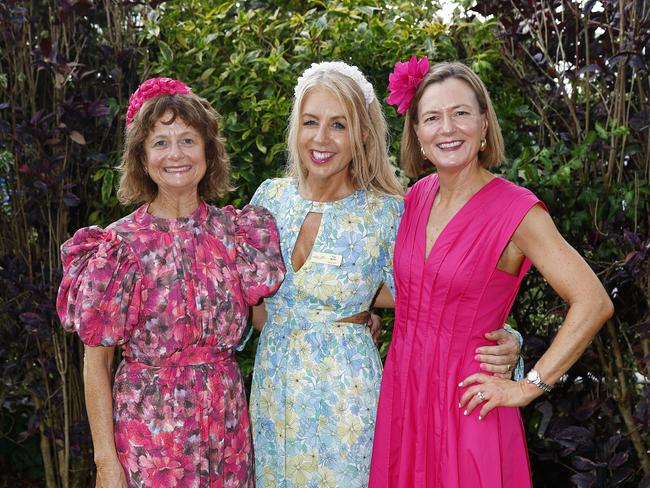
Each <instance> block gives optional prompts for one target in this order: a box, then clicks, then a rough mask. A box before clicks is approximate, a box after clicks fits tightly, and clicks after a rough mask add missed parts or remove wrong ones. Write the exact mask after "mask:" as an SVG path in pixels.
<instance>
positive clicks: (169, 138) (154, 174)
mask: <svg viewBox="0 0 650 488" xmlns="http://www.w3.org/2000/svg"><path fill="white" fill-rule="evenodd" d="M171 117H172V115H171V113H170V112H167V113H165V114H164V115H163V116H162V117H161V118H160V119H159V120H158V121H157V122H156V124H155V125H154V127H153V129H152V130H151V132H150V133H149V135H148V136H147V138H146V139H145V141H144V148H145V155H146V168H147V173H148V174H149V177H150V178H151V179H152V180H153V182H154V183H155V184H156V185H157V186H158V193H159V194H160V193H164V194H167V195H170V196H184V195H187V194H188V193H191V192H197V190H198V185H199V182H200V181H201V179H202V178H203V176H204V175H205V172H206V169H207V165H206V160H205V143H204V141H203V138H202V137H201V135H200V134H199V132H198V131H197V130H196V129H194V128H193V127H191V126H189V125H187V124H185V122H183V120H182V119H181V118H180V117H176V120H174V122H173V123H171V124H165V123H163V122H165V121H168V120H170V119H171Z"/></svg>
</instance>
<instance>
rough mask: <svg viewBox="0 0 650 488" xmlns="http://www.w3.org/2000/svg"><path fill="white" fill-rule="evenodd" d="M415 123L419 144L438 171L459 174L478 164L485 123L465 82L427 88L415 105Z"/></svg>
mask: <svg viewBox="0 0 650 488" xmlns="http://www.w3.org/2000/svg"><path fill="white" fill-rule="evenodd" d="M418 121H419V122H418V123H417V124H416V125H415V132H416V134H417V137H418V140H419V142H420V145H421V146H422V149H423V150H424V152H425V154H426V156H427V159H429V160H430V161H431V162H432V163H433V164H434V165H435V166H436V168H437V169H438V171H444V170H451V171H458V170H460V169H462V168H464V167H466V166H468V165H471V164H476V165H478V164H479V162H478V153H479V149H480V147H481V140H482V139H483V138H484V137H485V135H486V133H487V120H486V117H485V115H484V114H482V113H481V111H480V109H479V104H478V101H477V99H476V95H475V94H474V91H473V90H472V88H471V87H470V86H469V85H468V84H467V83H466V82H465V81H463V80H460V79H458V78H447V79H445V80H444V81H441V82H439V83H433V84H431V85H429V86H428V87H427V88H426V89H425V91H424V92H423V94H422V97H421V98H420V102H419V104H418Z"/></svg>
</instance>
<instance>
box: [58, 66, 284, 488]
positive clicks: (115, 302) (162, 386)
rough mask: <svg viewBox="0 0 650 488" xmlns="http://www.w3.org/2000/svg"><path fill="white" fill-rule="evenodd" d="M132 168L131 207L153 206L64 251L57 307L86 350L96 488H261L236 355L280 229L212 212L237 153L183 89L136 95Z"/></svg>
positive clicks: (85, 234)
mask: <svg viewBox="0 0 650 488" xmlns="http://www.w3.org/2000/svg"><path fill="white" fill-rule="evenodd" d="M120 169H121V172H122V177H121V180H120V188H119V191H118V196H119V197H120V199H121V201H122V202H123V203H135V202H145V203H144V205H142V206H141V207H140V208H138V209H137V210H136V211H135V212H133V213H132V214H130V215H127V216H126V217H124V218H123V219H120V220H118V221H117V222H114V223H113V224H111V225H109V226H108V227H107V228H106V229H101V228H99V227H88V228H84V229H80V230H79V231H77V232H76V233H75V235H74V237H72V238H71V239H70V240H69V241H67V242H66V243H65V244H64V245H63V247H62V261H63V271H64V276H63V280H62V283H61V287H60V290H59V295H58V300H57V311H58V313H59V316H60V318H61V322H62V324H63V327H64V328H65V329H66V330H68V331H74V332H76V333H78V334H79V337H80V338H81V340H82V341H83V342H84V343H85V345H86V346H85V359H84V386H85V393H86V408H87V411H88V419H89V422H90V428H91V432H92V438H93V447H94V457H95V463H96V465H97V484H96V486H97V487H102V488H107V487H111V488H113V487H119V488H124V487H127V486H128V487H197V488H198V487H202V488H203V487H252V486H253V484H254V477H253V463H252V446H251V433H250V423H249V418H248V413H247V408H246V399H245V396H244V387H243V383H242V378H241V374H240V371H239V367H238V366H237V362H236V361H235V359H234V355H233V352H234V349H235V348H236V346H237V345H238V344H239V342H240V339H241V336H242V331H243V329H244V327H245V326H246V323H247V319H248V314H249V306H250V305H253V304H256V303H257V302H258V301H259V300H260V299H261V298H262V297H265V296H269V295H271V294H272V293H273V292H274V291H275V290H276V289H277V287H278V286H279V285H280V283H281V281H282V279H283V276H284V264H283V262H282V256H281V254H280V245H279V240H278V232H277V229H276V226H275V222H274V219H273V217H272V216H271V214H269V213H268V212H267V211H266V210H264V209H263V208H261V207H254V206H246V207H244V209H243V210H241V211H239V210H235V209H234V208H232V207H230V206H229V207H225V208H216V207H213V206H210V205H208V204H206V203H205V200H206V199H210V198H215V197H219V196H223V195H225V193H226V192H227V191H228V190H229V163H228V157H227V154H226V152H225V148H224V144H223V139H222V137H221V135H220V129H219V119H218V116H217V114H216V112H215V111H214V110H213V109H212V107H210V105H209V104H208V102H207V101H206V100H204V99H202V98H200V97H198V96H196V95H194V94H192V93H191V91H190V89H189V87H187V85H185V84H184V83H182V82H180V81H177V80H171V79H169V78H154V79H151V80H147V81H146V82H145V83H143V84H142V85H141V86H140V87H139V88H138V90H137V91H136V92H135V93H134V95H133V96H132V97H131V100H130V103H129V110H128V112H127V131H126V144H125V150H124V156H123V159H122V164H121V167H120ZM116 347H121V348H122V349H123V354H122V357H123V360H122V362H121V363H120V365H119V367H118V370H117V373H116V375H115V378H114V382H113V374H112V363H113V356H114V352H115V348H116ZM111 384H112V393H111Z"/></svg>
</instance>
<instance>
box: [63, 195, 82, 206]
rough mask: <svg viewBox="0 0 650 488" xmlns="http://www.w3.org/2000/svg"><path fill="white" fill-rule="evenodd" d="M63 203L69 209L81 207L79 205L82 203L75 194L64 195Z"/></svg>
mask: <svg viewBox="0 0 650 488" xmlns="http://www.w3.org/2000/svg"><path fill="white" fill-rule="evenodd" d="M63 203H65V205H66V206H67V207H76V206H77V205H79V203H81V200H80V199H79V197H78V196H77V195H75V194H74V193H72V192H66V193H65V194H64V195H63Z"/></svg>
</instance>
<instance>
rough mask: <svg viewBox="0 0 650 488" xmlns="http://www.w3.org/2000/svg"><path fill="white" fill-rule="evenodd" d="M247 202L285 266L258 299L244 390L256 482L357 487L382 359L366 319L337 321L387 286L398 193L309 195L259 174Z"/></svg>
mask: <svg viewBox="0 0 650 488" xmlns="http://www.w3.org/2000/svg"><path fill="white" fill-rule="evenodd" d="M251 203H253V204H255V205H259V206H262V207H266V208H267V209H268V210H269V211H270V212H271V213H272V214H273V216H274V217H275V219H276V221H277V224H278V230H279V232H280V243H281V250H282V255H283V258H284V262H285V263H287V268H288V269H287V274H286V278H285V280H284V283H283V284H282V285H281V287H280V289H279V290H278V292H277V293H276V294H275V295H274V296H273V297H271V298H267V299H266V300H265V303H266V308H267V311H268V320H267V322H266V325H265V327H264V329H263V331H262V335H261V337H260V341H259V345H258V349H257V357H256V359H255V370H254V373H253V385H252V393H251V405H250V409H251V419H252V422H253V443H254V452H255V476H256V486H257V487H258V488H265V487H276V486H281V487H284V488H294V487H296V488H297V487H300V488H304V487H318V488H322V487H346V488H355V487H359V488H361V487H364V488H365V487H366V486H367V484H368V476H369V469H370V456H371V453H372V439H373V434H374V430H375V415H376V410H377V399H378V395H379V386H380V382H381V372H382V366H381V360H380V357H379V354H378V352H377V348H376V347H375V344H374V343H373V341H372V337H371V335H370V333H369V330H368V327H367V326H366V325H361V324H353V323H345V322H337V321H338V320H340V319H343V318H345V317H349V316H352V315H355V314H357V313H359V312H363V311H367V310H368V309H369V307H370V304H371V302H372V300H373V297H374V296H375V294H376V292H377V290H378V289H379V287H380V286H381V284H382V283H386V285H387V286H388V287H389V288H390V289H391V291H392V292H394V290H393V288H394V287H393V264H392V256H393V247H394V244H395V235H396V233H397V227H398V224H399V219H400V216H401V214H402V209H403V204H402V199H401V198H398V197H392V196H386V195H377V194H374V193H370V192H366V191H364V190H357V191H356V192H354V193H353V194H351V195H349V196H347V197H346V198H344V199H342V200H338V201H335V202H312V201H309V200H305V199H304V198H302V197H301V196H300V194H299V193H298V185H297V182H296V181H295V180H293V179H289V178H283V179H275V180H267V181H265V182H264V183H263V184H262V185H261V186H260V188H259V189H258V190H257V192H256V193H255V196H254V197H253V200H252V201H251ZM310 212H315V213H321V214H322V219H321V224H320V228H319V231H318V235H317V237H316V241H315V243H314V247H313V248H312V251H311V254H310V255H309V257H308V258H307V261H306V262H305V263H304V265H303V266H302V268H300V269H299V270H298V271H294V270H293V269H292V267H291V265H290V263H291V253H292V251H293V248H294V245H295V243H296V239H297V237H298V233H299V232H300V228H301V226H302V224H303V222H304V220H305V217H306V216H307V214H308V213H310Z"/></svg>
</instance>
